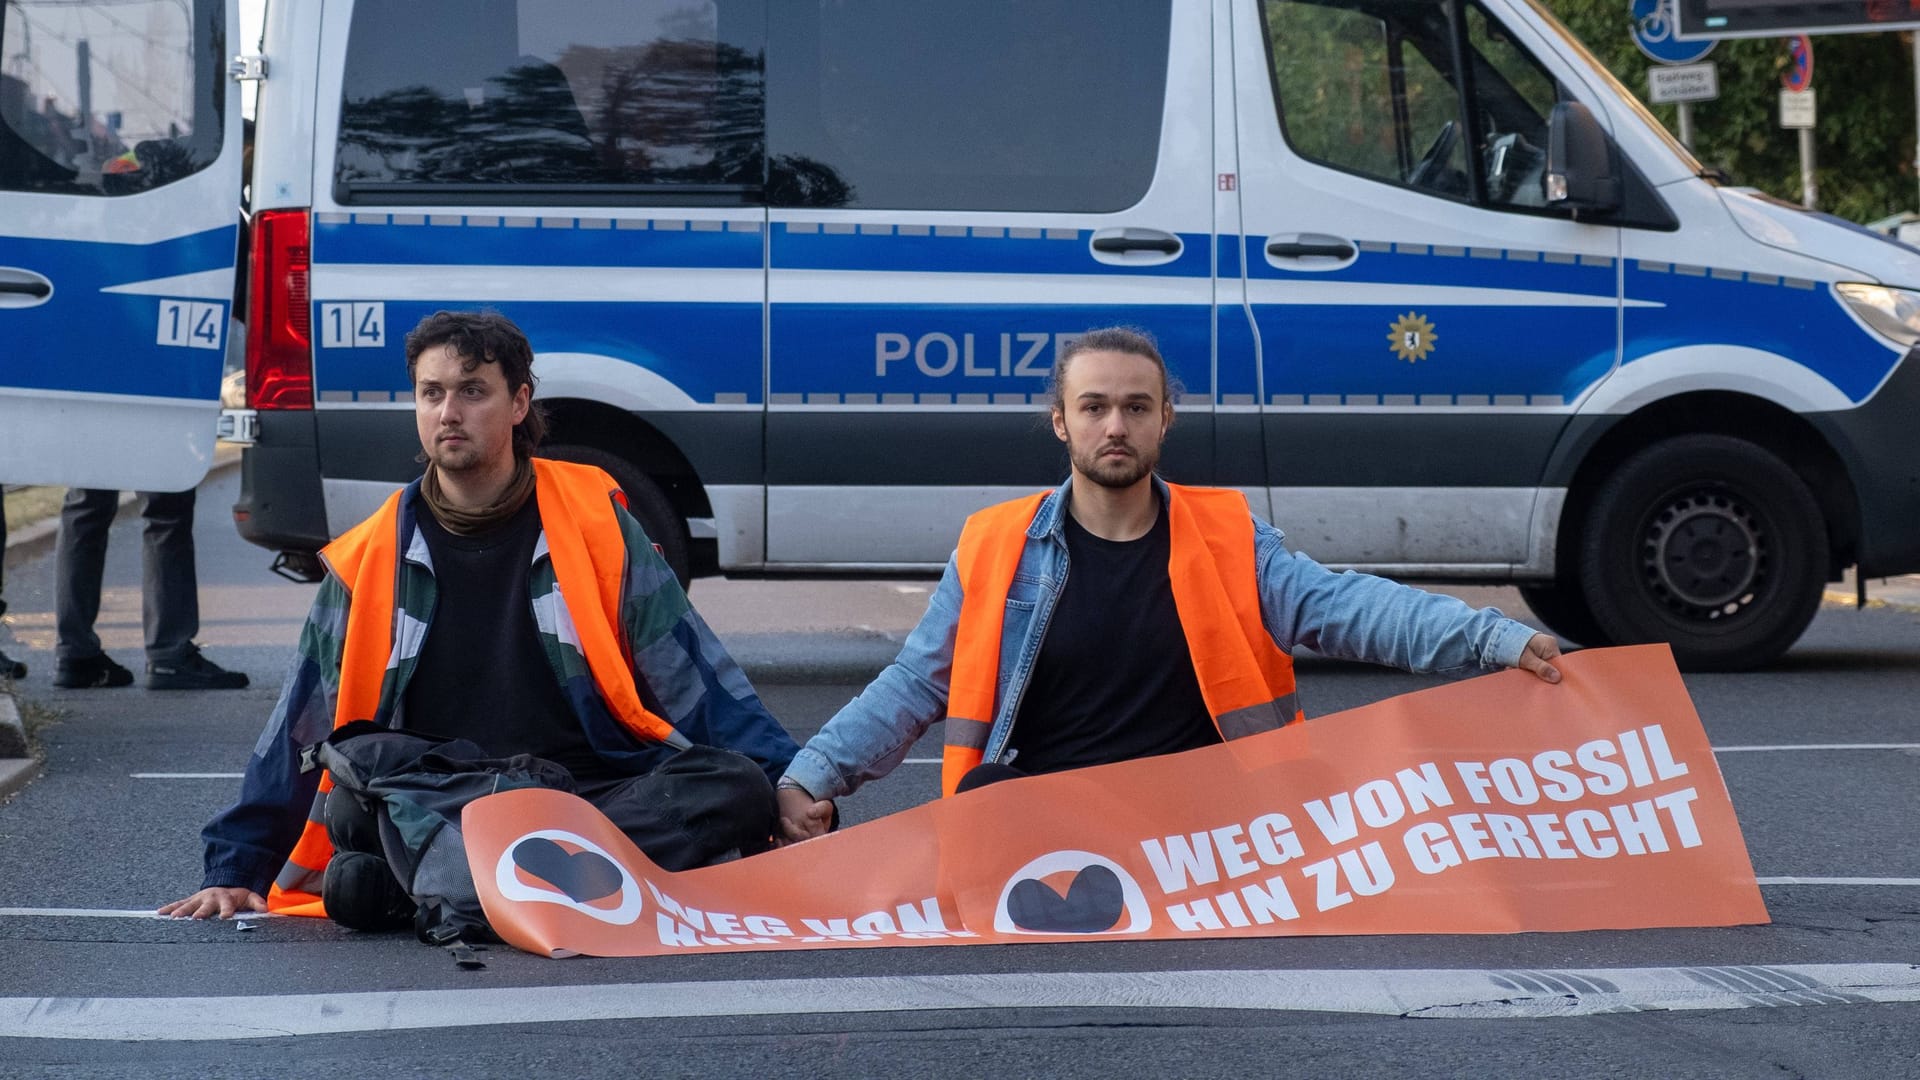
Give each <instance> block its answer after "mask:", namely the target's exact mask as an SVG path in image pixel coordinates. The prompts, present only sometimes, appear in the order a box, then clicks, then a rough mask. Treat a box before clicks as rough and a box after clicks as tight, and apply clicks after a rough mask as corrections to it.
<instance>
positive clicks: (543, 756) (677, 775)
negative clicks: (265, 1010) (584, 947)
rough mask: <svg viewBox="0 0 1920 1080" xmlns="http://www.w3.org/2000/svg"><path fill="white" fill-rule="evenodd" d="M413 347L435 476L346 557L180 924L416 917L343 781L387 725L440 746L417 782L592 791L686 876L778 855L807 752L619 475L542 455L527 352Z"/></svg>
mask: <svg viewBox="0 0 1920 1080" xmlns="http://www.w3.org/2000/svg"><path fill="white" fill-rule="evenodd" d="M406 353H407V370H408V373H409V375H410V376H411V377H412V382H413V395H414V401H413V404H414V413H415V418H416V420H417V426H418V428H419V436H420V445H421V448H422V451H423V453H422V460H423V461H424V462H425V463H426V471H425V475H423V476H422V477H421V478H420V479H419V480H416V481H415V482H413V483H411V484H408V485H407V486H406V487H405V488H404V489H403V490H401V491H399V492H397V493H395V494H394V495H393V496H392V497H390V498H389V499H388V500H387V502H386V503H385V505H383V506H382V507H381V508H380V510H379V511H377V512H376V513H375V514H374V515H373V516H372V517H371V518H369V519H367V520H366V521H365V522H363V523H361V524H360V525H358V526H356V527H355V528H353V529H351V530H349V531H348V532H347V533H345V534H344V535H342V536H340V537H339V538H338V539H336V540H335V541H334V542H333V543H332V544H330V545H328V547H327V548H326V550H325V551H324V552H322V553H321V554H322V557H323V560H324V561H325V564H326V567H327V575H326V578H325V580H323V581H322V583H321V585H320V590H319V593H318V595H317V596H316V597H315V599H314V603H313V608H312V611H311V613H310V614H309V615H308V618H307V623H306V626H305V627H304V629H303V630H302V631H301V634H300V643H299V649H298V655H297V657H296V659H295V662H294V665H293V668H292V670H291V671H290V672H289V673H288V675H287V680H286V684H285V686H284V688H283V689H282V691H281V695H280V702H279V704H278V706H276V708H275V709H274V712H273V716H272V718H271V719H270V720H269V721H268V723H267V729H266V732H265V733H264V734H263V735H262V736H261V738H260V740H259V742H258V744H257V745H256V746H255V748H254V752H253V756H252V758H251V759H250V760H249V761H248V763H247V770H246V776H245V779H244V780H243V781H242V784H241V792H240V797H239V800H238V801H237V802H236V803H235V804H234V805H233V806H232V807H230V808H229V809H227V810H225V811H223V812H222V813H221V814H220V815H219V816H217V817H215V818H214V819H213V821H212V822H211V823H209V824H208V825H207V827H206V829H205V830H204V832H203V833H202V837H203V839H204V840H205V843H206V875H205V878H204V880H203V887H202V888H201V889H200V891H199V892H196V893H195V894H193V895H192V896H189V897H187V898H185V899H183V900H178V901H175V902H174V903H171V904H168V905H166V906H164V907H162V908H161V909H160V912H161V914H164V915H178V916H192V917H195V918H204V917H207V916H215V915H217V916H219V917H222V918H227V917H231V916H232V915H234V914H236V913H237V912H240V911H245V910H253V911H265V910H274V911H282V912H287V913H290V914H316V915H317V914H321V913H323V911H324V913H325V914H328V915H330V916H332V917H333V918H334V919H335V920H336V921H338V922H340V923H342V924H344V925H347V926H351V927H355V928H358V929H378V928H388V927H397V926H401V925H407V924H409V923H411V922H412V920H413V915H414V911H413V903H412V901H411V899H410V897H409V895H408V892H407V890H405V889H403V888H402V887H401V885H400V884H399V882H398V880H397V879H396V877H395V874H394V873H393V872H392V870H390V869H389V867H388V864H387V862H386V861H385V860H384V859H383V858H382V854H381V852H382V846H381V843H380V841H379V836H380V833H379V830H378V828H377V822H376V819H375V817H374V815H373V808H372V807H371V806H370V805H369V800H367V799H365V798H362V797H356V796H354V795H353V794H352V793H351V792H348V791H345V790H343V789H342V788H340V787H335V786H334V785H333V783H332V779H333V778H332V774H331V773H329V772H328V771H327V770H326V769H323V768H321V767H319V759H320V758H322V757H325V756H326V754H327V753H328V752H330V751H332V750H334V749H335V744H337V743H339V742H340V740H339V739H335V740H333V742H332V743H329V736H331V735H333V734H334V732H335V730H336V729H337V728H340V727H343V726H345V725H347V724H349V723H352V722H354V721H371V722H372V724H373V725H378V726H379V729H381V730H377V731H373V733H372V734H371V735H362V734H359V733H358V732H359V731H363V730H368V729H367V727H366V726H364V725H363V726H362V727H361V728H358V729H356V731H355V732H354V733H351V734H349V733H344V732H343V733H342V738H345V739H347V740H348V741H349V742H350V741H353V740H357V739H365V738H381V739H386V740H388V745H395V746H401V747H403V748H404V749H406V751H407V753H409V754H415V751H416V750H420V751H424V753H420V754H417V755H416V756H417V758H418V760H417V761H415V760H414V758H413V757H409V758H408V763H409V767H414V768H418V769H421V770H425V771H428V772H431V771H432V770H433V769H434V768H437V767H441V764H442V763H446V762H453V763H454V765H453V766H449V767H452V768H456V770H457V769H458V768H467V769H469V770H471V769H472V768H479V769H482V770H486V771H495V772H498V773H500V774H503V775H512V776H515V777H518V778H520V779H521V781H523V782H530V783H540V784H542V785H543V786H559V787H563V788H567V789H569V790H572V791H573V792H574V793H576V794H578V795H580V796H582V797H584V798H586V799H587V800H588V801H590V802H592V803H594V805H595V806H597V807H599V808H600V810H601V811H602V812H603V813H605V814H606V815H607V816H608V818H609V819H611V820H612V821H613V822H614V823H615V824H616V825H618V826H620V827H621V829H622V830H624V831H625V832H626V833H627V835H628V836H629V837H630V838H632V839H633V841H634V842H635V844H637V845H638V846H639V847H640V848H641V850H643V851H645V852H646V853H647V855H648V856H649V857H650V858H652V859H653V860H654V861H655V862H656V863H658V864H660V865H661V866H663V867H665V868H667V869H669V870H682V869H687V868H690V867H694V866H703V865H706V864H708V863H710V862H714V861H719V860H723V859H726V858H731V857H735V856H737V855H750V854H753V853H755V852H757V851H760V850H764V849H765V848H766V847H767V846H768V845H769V843H770V841H771V839H772V837H773V834H774V831H775V829H776V824H777V822H776V813H775V801H774V795H773V787H772V778H774V777H777V776H778V775H780V772H781V770H783V769H784V768H785V767H786V765H787V763H788V761H789V759H791V758H792V756H793V753H794V750H795V746H794V743H793V741H792V739H790V738H789V737H788V736H787V733H786V732H785V731H784V730H783V729H782V728H781V727H780V725H779V724H778V723H777V722H776V721H775V720H774V719H773V717H772V716H771V715H769V714H768V712H767V710H766V708H765V707H764V706H763V705H762V704H761V702H760V699H759V697H758V695H757V694H755V693H754V691H753V688H752V687H751V685H749V684H748V682H747V679H746V676H745V675H744V674H743V673H742V672H741V670H740V668H739V665H738V664H737V663H735V661H734V660H733V658H732V657H731V656H729V655H728V653H727V651H726V650H725V648H723V647H722V646H721V644H720V642H719V640H718V639H717V638H715V637H714V635H713V632H712V631H711V630H710V629H709V628H708V627H707V625H706V623H705V622H704V621H703V620H701V618H700V616H699V615H698V614H697V613H696V612H695V611H694V610H693V608H692V606H691V605H690V604H689V603H688V601H687V596H686V593H685V592H684V591H682V589H681V587H680V584H679V581H678V580H677V579H676V578H675V576H674V574H673V571H672V569H671V568H670V567H669V566H668V565H667V563H666V561H665V560H664V559H663V558H662V557H661V556H660V554H659V553H658V552H657V551H656V550H655V549H654V547H653V545H652V543H651V542H650V541H649V540H648V538H647V536H646V534H645V533H644V532H643V531H642V530H641V528H640V525H639V523H638V522H637V521H635V519H634V518H633V516H632V515H630V514H629V513H628V512H627V510H626V507H625V499H624V496H623V495H622V494H621V492H620V489H619V486H618V485H617V484H616V483H615V482H614V481H613V479H612V478H611V477H609V476H608V475H607V474H606V473H605V472H603V471H601V470H600V469H598V468H595V467H593V466H590V465H575V464H567V463H563V462H557V461H548V460H544V459H539V458H535V457H534V456H533V452H534V449H535V447H536V446H538V445H539V442H540V438H541V435H542V434H543V431H544V428H545V421H544V418H543V417H542V415H541V412H540V410H539V408H537V407H536V406H535V405H534V404H533V401H532V397H533V389H534V381H535V379H534V374H533V351H532V348H531V346H530V345H529V343H528V341H527V339H526V337H525V335H523V334H522V333H521V332H520V330H519V328H518V327H516V326H514V325H513V323H511V322H509V321H508V320H507V319H506V318H504V317H502V316H500V315H498V314H494V313H491V312H479V313H474V312H445V311H443V312H440V313H438V314H435V315H432V316H429V317H428V318H426V319H425V320H423V321H422V322H421V323H420V325H419V326H417V327H416V328H415V329H414V331H413V332H412V333H411V334H409V335H407V343H406ZM403 740H410V741H403ZM322 744H328V745H326V746H323V745H322ZM363 745H365V744H363ZM330 760H331V759H330ZM323 776H324V777H326V779H327V782H326V783H323V782H322V779H323ZM423 934H424V931H423Z"/></svg>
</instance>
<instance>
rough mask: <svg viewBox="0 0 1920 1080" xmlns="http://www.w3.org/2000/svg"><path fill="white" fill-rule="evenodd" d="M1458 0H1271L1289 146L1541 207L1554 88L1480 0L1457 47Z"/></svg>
mask: <svg viewBox="0 0 1920 1080" xmlns="http://www.w3.org/2000/svg"><path fill="white" fill-rule="evenodd" d="M1451 7H1452V3H1451V2H1449V3H1442V4H1435V3H1432V2H1430V0H1265V2H1264V3H1263V5H1262V13H1263V15H1264V17H1265V19H1266V30H1267V49H1268V59H1269V63H1270V66H1271V70H1272V74H1273V86H1274V95H1275V100H1276V102H1277V107H1278V109H1279V113H1280V119H1281V128H1282V131H1283V133H1284V134H1285V136H1286V139H1287V142H1288V145H1290V146H1292V147H1293V149H1294V150H1295V152H1297V153H1299V154H1300V155H1301V156H1302V157H1306V158H1308V159H1310V160H1313V161H1318V162H1320V163H1322V164H1325V165H1331V166H1333V167H1334V168H1337V169H1343V170H1345V171H1348V172H1354V173H1358V174H1360V175H1362V176H1367V177H1370V178H1373V179H1376V180H1383V181H1386V182H1388V183H1392V184H1397V185H1400V186H1403V187H1410V188H1417V189H1420V190H1423V191H1427V192H1430V193H1432V194H1435V195H1440V196H1444V197H1447V198H1453V199H1462V200H1469V201H1473V202H1477V203H1480V204H1482V205H1486V206H1491V207H1496V208H1544V207H1545V206H1546V192H1545V183H1544V181H1545V176H1546V154H1547V118H1548V116H1550V115H1551V113H1552V111H1553V105H1554V103H1555V101H1556V100H1558V99H1559V97H1560V89H1559V87H1558V86H1557V85H1556V83H1555V82H1554V80H1553V77H1552V76H1550V75H1548V74H1547V72H1546V71H1545V70H1544V69H1543V68H1541V67H1540V65H1539V64H1538V63H1537V62H1536V61H1535V60H1534V59H1533V58H1532V57H1531V56H1529V55H1528V54H1527V53H1526V51H1525V50H1524V49H1522V48H1521V47H1520V46H1519V44H1518V43H1516V42H1515V41H1513V39H1512V38H1510V37H1509V36H1507V33H1506V31H1505V30H1504V29H1503V28H1502V27H1501V26H1500V24H1499V23H1498V22H1497V21H1495V20H1494V19H1493V18H1491V17H1490V16H1489V15H1488V14H1487V13H1486V12H1485V11H1483V10H1482V9H1480V8H1479V7H1477V6H1471V5H1470V6H1468V7H1467V9H1466V26H1467V34H1466V40H1465V41H1464V42H1462V43H1460V44H1461V46H1462V47H1461V49H1460V51H1459V52H1458V53H1456V51H1455V42H1454V40H1453V30H1452V24H1451V21H1450V17H1449V16H1450V8H1451ZM1456 55H1459V56H1462V57H1463V58H1464V63H1465V68H1466V70H1465V71H1462V69H1461V66H1460V65H1459V64H1456V62H1455V57H1456ZM1463 103H1464V104H1463ZM1468 105H1470V107H1471V108H1470V111H1469V109H1468V108H1467V107H1466V106H1468ZM1469 121H1471V122H1469Z"/></svg>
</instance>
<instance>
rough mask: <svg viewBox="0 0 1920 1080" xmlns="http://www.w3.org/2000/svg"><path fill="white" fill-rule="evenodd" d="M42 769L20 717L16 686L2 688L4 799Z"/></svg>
mask: <svg viewBox="0 0 1920 1080" xmlns="http://www.w3.org/2000/svg"><path fill="white" fill-rule="evenodd" d="M39 772H40V759H39V758H36V757H32V756H29V754H28V751H27V729H26V725H25V724H23V723H21V721H20V707H19V706H18V705H17V704H15V703H14V700H13V688H12V687H11V686H9V687H7V688H6V689H0V801H5V800H6V799H9V798H11V797H12V796H13V794H14V792H17V791H19V790H20V789H21V788H23V787H26V786H27V783H28V782H29V781H31V780H32V779H33V778H34V777H35V776H37V775H38V774H39Z"/></svg>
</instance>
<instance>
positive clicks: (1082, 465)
mask: <svg viewBox="0 0 1920 1080" xmlns="http://www.w3.org/2000/svg"><path fill="white" fill-rule="evenodd" d="M1115 445H1123V446H1125V447H1126V448H1127V449H1128V450H1131V451H1132V452H1133V453H1132V456H1130V457H1123V458H1103V457H1101V456H1100V455H1101V452H1102V451H1105V450H1108V449H1111V448H1112V447H1114V446H1115ZM1067 456H1068V457H1070V458H1072V459H1073V467H1074V470H1075V471H1076V472H1079V473H1080V474H1081V475H1083V476H1085V477H1086V478H1087V479H1089V480H1091V481H1093V482H1094V483H1096V484H1099V485H1100V486H1101V487H1104V488H1114V489H1121V488H1130V487H1132V486H1133V485H1135V484H1137V483H1139V482H1140V480H1141V478H1142V477H1145V476H1146V475H1147V474H1148V473H1150V472H1152V471H1153V467H1154V466H1155V465H1158V464H1160V448H1159V447H1158V446H1154V447H1138V446H1134V445H1133V444H1132V443H1122V444H1115V443H1111V442H1103V443H1101V444H1099V446H1097V447H1096V448H1095V449H1094V452H1093V453H1086V452H1084V451H1082V450H1081V449H1080V448H1079V447H1076V446H1071V445H1070V446H1068V448H1067Z"/></svg>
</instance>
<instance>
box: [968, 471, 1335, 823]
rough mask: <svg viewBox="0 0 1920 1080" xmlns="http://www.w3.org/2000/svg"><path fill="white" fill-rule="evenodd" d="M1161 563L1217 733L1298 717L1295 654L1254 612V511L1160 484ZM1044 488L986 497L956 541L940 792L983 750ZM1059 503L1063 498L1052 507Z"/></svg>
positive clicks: (1216, 494)
mask: <svg viewBox="0 0 1920 1080" xmlns="http://www.w3.org/2000/svg"><path fill="white" fill-rule="evenodd" d="M1167 489H1168V495H1167V505H1166V507H1165V513H1166V515H1167V519H1168V520H1167V527H1168V531H1169V533H1170V540H1171V544H1170V547H1171V553H1170V555H1169V557H1168V560H1167V573H1168V576H1169V577H1170V578H1171V579H1172V583H1173V606H1174V609H1175V610H1176V611H1177V612H1178V613H1179V616H1180V629H1181V631H1182V632H1183V633H1185V634H1186V637H1187V651H1188V653H1189V654H1190V655H1191V656H1192V657H1193V672H1194V675H1195V676H1196V677H1197V678H1198V679H1199V682H1200V696H1201V698H1202V699H1203V700H1205V702H1206V704H1207V713H1208V715H1210V716H1211V717H1213V724H1214V727H1215V728H1217V729H1218V730H1219V732H1220V737H1221V738H1223V739H1238V738H1241V737H1243V736H1246V735H1253V734H1256V733H1258V732H1262V731H1272V730H1273V729H1275V728H1277V727H1280V726H1281V725H1282V724H1285V723H1287V722H1288V721H1290V720H1300V719H1305V716H1304V715H1303V714H1302V713H1301V711H1300V707H1299V703H1298V700H1299V699H1298V698H1296V697H1295V696H1294V683H1293V658H1292V657H1291V656H1289V655H1287V653H1286V651H1285V650H1283V649H1281V648H1280V646H1278V645H1276V644H1275V643H1274V640H1273V637H1272V636H1271V635H1269V634H1268V633H1267V628H1266V624H1265V623H1264V622H1263V621H1262V620H1261V617H1260V589H1259V581H1258V574H1257V567H1256V566H1255V565H1254V554H1253V513H1252V511H1251V510H1249V509H1248V507H1247V497H1246V496H1245V495H1242V494H1241V493H1240V492H1238V491H1234V490H1232V489H1229V488H1201V487H1181V486H1179V485H1175V484H1168V485H1167ZM1046 495H1047V493H1046V492H1044V491H1043V492H1040V493H1038V494H1035V495H1028V496H1026V497H1024V498H1020V499H1015V500H1013V501H1012V502H1004V503H1001V504H999V505H998V506H990V507H988V508H986V509H985V510H982V511H980V512H979V513H977V514H974V515H973V516H972V517H969V518H968V519H967V524H966V526H965V528H963V529H962V530H961V531H960V549H959V552H958V556H957V558H958V562H959V567H958V569H959V575H960V586H961V590H962V596H961V601H960V625H959V627H958V629H957V630H956V631H955V637H954V646H953V676H952V682H951V685H950V688H949V691H948V694H947V722H946V750H945V752H944V754H943V755H942V762H941V769H940V791H941V794H942V795H952V794H953V792H954V789H955V788H956V787H957V786H958V785H959V783H960V778H961V777H962V776H965V775H966V773H967V770H969V769H971V768H973V767H974V766H976V765H978V764H980V762H981V760H982V758H983V757H984V756H985V753H986V747H987V737H988V736H989V735H990V734H991V733H992V731H993V719H994V711H993V710H994V705H995V701H994V698H995V696H996V690H997V689H998V685H999V681H1000V644H1001V642H1000V637H1001V631H1002V626H1003V620H1004V618H1005V616H1006V610H1007V590H1008V589H1009V588H1011V587H1012V585H1013V575H1014V571H1015V570H1016V569H1017V568H1018V567H1019V565H1020V553H1021V552H1022V551H1024V550H1025V549H1026V546H1027V530H1028V529H1029V528H1030V527H1032V525H1033V518H1034V515H1035V514H1037V513H1038V512H1039V510H1040V503H1041V501H1042V500H1043V499H1045V498H1046ZM1062 512H1064V508H1062Z"/></svg>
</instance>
